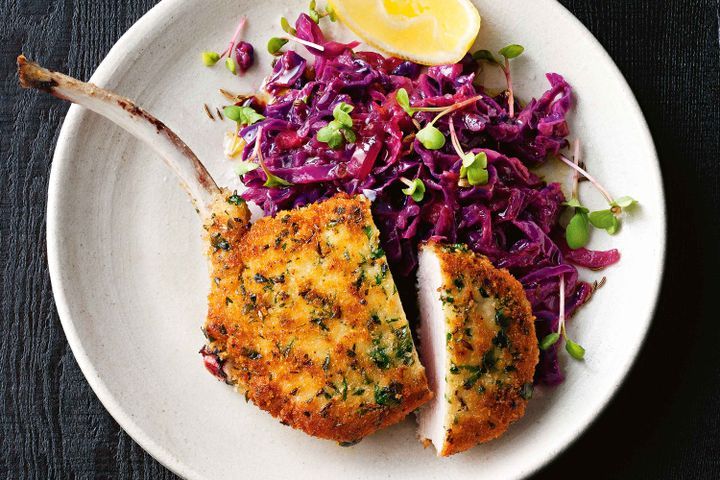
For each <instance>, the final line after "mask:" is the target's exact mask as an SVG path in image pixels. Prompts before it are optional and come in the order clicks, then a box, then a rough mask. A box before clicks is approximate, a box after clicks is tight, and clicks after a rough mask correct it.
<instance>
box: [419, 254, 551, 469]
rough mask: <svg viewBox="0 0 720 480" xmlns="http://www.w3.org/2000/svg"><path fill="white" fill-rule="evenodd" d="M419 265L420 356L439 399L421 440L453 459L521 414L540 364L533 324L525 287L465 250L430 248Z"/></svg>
mask: <svg viewBox="0 0 720 480" xmlns="http://www.w3.org/2000/svg"><path fill="white" fill-rule="evenodd" d="M419 263H420V265H419V271H418V289H419V302H420V313H421V327H420V335H419V339H420V347H421V348H420V353H421V358H422V360H423V364H424V365H425V367H426V369H427V373H428V380H429V382H430V387H431V390H432V391H433V392H434V398H433V400H432V401H430V402H429V403H427V404H426V405H425V406H424V407H423V408H421V409H420V411H419V413H418V423H419V430H418V433H419V436H420V438H421V440H423V441H425V442H426V444H427V441H428V440H429V441H430V442H432V443H433V445H434V446H435V448H436V450H437V454H438V455H439V456H448V455H452V454H455V453H458V452H462V451H464V450H467V449H469V448H471V447H473V446H474V445H477V444H478V443H481V442H486V441H488V440H492V439H494V438H497V437H498V436H500V435H501V434H502V433H504V432H505V430H507V428H508V426H509V425H510V424H511V423H512V422H514V421H515V420H517V419H519V418H520V417H522V416H523V415H524V413H525V405H526V403H527V400H528V399H529V398H530V396H531V395H532V386H533V383H532V382H533V375H534V372H535V366H536V364H537V362H538V346H537V339H536V337H535V324H534V317H533V314H532V311H531V307H530V303H529V302H528V300H527V298H526V296H525V292H524V290H523V288H522V286H521V285H520V282H518V281H517V280H516V279H515V278H514V277H513V276H512V275H510V274H509V273H508V272H507V271H506V270H500V269H497V268H495V267H494V266H493V265H492V264H491V263H490V261H489V260H488V259H487V258H485V257H483V256H480V255H476V254H474V253H472V252H471V251H469V250H468V249H467V248H466V247H465V246H464V245H451V246H450V245H449V246H443V245H441V244H438V243H435V242H430V243H427V244H425V245H423V246H421V249H420V254H419Z"/></svg>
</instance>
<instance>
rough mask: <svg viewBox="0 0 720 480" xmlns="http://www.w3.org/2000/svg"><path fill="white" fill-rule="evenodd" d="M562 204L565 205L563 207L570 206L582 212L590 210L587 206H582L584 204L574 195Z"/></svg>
mask: <svg viewBox="0 0 720 480" xmlns="http://www.w3.org/2000/svg"><path fill="white" fill-rule="evenodd" d="M563 206H565V207H572V208H574V209H575V210H578V211H581V212H582V213H589V212H590V210H589V209H588V208H586V207H584V206H583V205H582V204H581V203H580V200H578V199H577V198H574V197H573V198H571V199H570V200H568V201H567V202H563Z"/></svg>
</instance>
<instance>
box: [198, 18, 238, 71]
mask: <svg viewBox="0 0 720 480" xmlns="http://www.w3.org/2000/svg"><path fill="white" fill-rule="evenodd" d="M246 23H247V17H245V16H243V17H241V18H240V22H239V23H238V26H237V28H236V29H235V33H234V34H233V36H232V38H231V39H230V43H229V44H228V47H227V48H226V49H225V50H223V51H222V52H221V53H217V52H213V51H205V52H202V62H203V64H204V65H205V66H207V67H212V66H213V65H215V64H217V63H218V62H219V61H220V60H221V59H222V58H225V57H226V56H227V58H226V59H225V68H227V69H228V71H230V73H232V74H233V75H235V74H237V71H238V65H242V64H243V62H241V61H240V59H238V58H237V55H238V52H237V49H236V47H237V45H238V44H239V43H238V42H239V41H240V34H241V33H242V30H243V28H244V27H245V24H246Z"/></svg>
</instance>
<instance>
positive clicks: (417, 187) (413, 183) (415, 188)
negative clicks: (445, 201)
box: [400, 177, 425, 203]
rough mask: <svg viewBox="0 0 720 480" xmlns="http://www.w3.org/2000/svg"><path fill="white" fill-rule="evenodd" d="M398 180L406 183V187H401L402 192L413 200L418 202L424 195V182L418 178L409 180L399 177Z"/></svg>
mask: <svg viewBox="0 0 720 480" xmlns="http://www.w3.org/2000/svg"><path fill="white" fill-rule="evenodd" d="M400 181H401V182H402V183H404V184H405V185H407V187H408V188H403V190H402V192H403V193H404V194H405V195H407V196H408V197H412V199H413V200H415V201H416V202H418V203H420V202H422V199H423V198H424V197H425V184H424V183H423V181H422V180H420V179H419V178H416V179H415V180H410V179H407V178H405V177H400Z"/></svg>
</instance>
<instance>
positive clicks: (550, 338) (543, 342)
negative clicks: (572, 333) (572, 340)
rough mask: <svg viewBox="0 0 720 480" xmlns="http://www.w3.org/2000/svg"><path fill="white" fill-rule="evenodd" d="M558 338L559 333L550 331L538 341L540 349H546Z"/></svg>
mask: <svg viewBox="0 0 720 480" xmlns="http://www.w3.org/2000/svg"><path fill="white" fill-rule="evenodd" d="M559 339H560V334H559V333H551V334H550V335H547V336H546V337H545V338H543V339H542V340H541V341H540V350H547V349H548V348H550V347H552V346H553V345H555V344H556V343H557V341H558V340H559Z"/></svg>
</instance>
